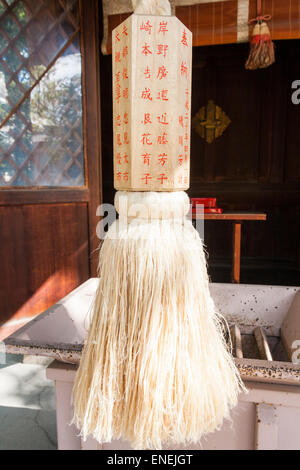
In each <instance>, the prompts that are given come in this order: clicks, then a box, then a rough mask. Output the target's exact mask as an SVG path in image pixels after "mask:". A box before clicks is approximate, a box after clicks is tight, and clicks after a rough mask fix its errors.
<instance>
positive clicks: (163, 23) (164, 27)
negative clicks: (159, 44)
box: [158, 21, 168, 36]
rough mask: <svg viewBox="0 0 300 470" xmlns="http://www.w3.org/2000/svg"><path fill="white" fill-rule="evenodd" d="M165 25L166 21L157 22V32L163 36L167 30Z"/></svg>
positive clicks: (166, 24)
mask: <svg viewBox="0 0 300 470" xmlns="http://www.w3.org/2000/svg"><path fill="white" fill-rule="evenodd" d="M167 26H168V22H167V21H161V22H160V23H159V30H158V32H159V33H162V34H163V35H164V36H165V34H166V33H167V32H168V29H167Z"/></svg>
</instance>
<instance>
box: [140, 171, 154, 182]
mask: <svg viewBox="0 0 300 470" xmlns="http://www.w3.org/2000/svg"><path fill="white" fill-rule="evenodd" d="M150 180H152V176H150V173H146V174H145V175H144V178H142V181H144V182H145V184H148V182H149V181H150Z"/></svg>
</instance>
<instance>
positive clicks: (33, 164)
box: [0, 0, 102, 339]
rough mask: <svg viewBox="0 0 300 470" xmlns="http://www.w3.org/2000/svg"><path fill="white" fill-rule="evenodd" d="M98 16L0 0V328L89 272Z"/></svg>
mask: <svg viewBox="0 0 300 470" xmlns="http://www.w3.org/2000/svg"><path fill="white" fill-rule="evenodd" d="M98 21H99V16H98V2H97V1H96V0H88V1H81V0H14V1H9V0H0V247H1V248H0V250H1V255H0V326H1V325H2V328H3V325H5V326H6V327H7V326H9V327H10V330H5V332H4V330H3V329H2V336H3V335H5V334H7V331H9V332H10V331H11V329H15V328H16V327H18V326H20V325H21V324H22V323H23V322H24V321H25V320H28V318H31V317H34V316H35V315H37V314H39V313H40V312H42V311H44V310H45V309H46V308H48V307H49V306H50V305H52V304H53V303H55V302H56V301H57V300H59V299H60V298H61V297H63V296H64V295H66V294H67V293H68V292H70V291H71V290H72V289H74V288H75V287H77V286H78V285H79V284H81V283H82V282H84V281H85V280H86V279H88V278H89V277H90V276H94V275H96V266H97V259H96V258H97V254H96V249H97V246H98V240H97V237H96V209H97V206H98V205H99V204H100V202H101V199H102V198H101V168H100V166H101V163H100V162H101V158H100V157H101V155H100V153H101V151H100V90H99V88H100V85H99V83H100V79H99V49H98V44H99V32H98V24H99V22H98ZM0 336H1V329H0ZM0 339H1V338H0Z"/></svg>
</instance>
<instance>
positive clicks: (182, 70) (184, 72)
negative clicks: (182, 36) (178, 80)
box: [180, 62, 188, 78]
mask: <svg viewBox="0 0 300 470" xmlns="http://www.w3.org/2000/svg"><path fill="white" fill-rule="evenodd" d="M180 73H181V76H182V77H183V76H185V77H186V78H187V76H188V67H187V65H186V63H185V62H181V66H180Z"/></svg>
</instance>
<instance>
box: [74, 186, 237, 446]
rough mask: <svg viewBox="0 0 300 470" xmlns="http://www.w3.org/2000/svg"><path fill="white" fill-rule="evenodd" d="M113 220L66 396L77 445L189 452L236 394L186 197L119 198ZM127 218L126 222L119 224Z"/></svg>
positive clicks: (148, 195) (120, 195) (234, 401)
mask: <svg viewBox="0 0 300 470" xmlns="http://www.w3.org/2000/svg"><path fill="white" fill-rule="evenodd" d="M115 206H116V209H117V211H118V212H119V215H120V218H119V220H117V221H116V222H114V224H113V225H112V226H111V227H110V230H109V232H108V234H107V236H106V238H105V240H104V242H103V245H102V249H101V252H100V259H99V274H100V280H99V287H98V291H97V295H96V300H95V307H94V314H93V317H92V320H91V325H90V328H89V333H88V337H87V341H86V344H85V347H84V350H83V353H82V359H81V362H80V366H79V370H78V372H77V375H76V381H75V384H74V389H73V403H74V420H73V422H74V423H75V424H76V425H77V427H78V428H80V429H81V435H82V437H83V439H84V440H86V439H87V437H88V436H89V435H91V436H93V437H94V438H95V439H96V440H97V441H98V442H100V443H105V442H111V441H112V440H113V439H119V438H123V439H126V440H127V441H129V442H130V444H131V445H132V447H133V448H135V449H161V448H162V447H163V445H166V444H167V445H171V444H173V445H176V444H181V445H188V444H191V443H196V442H198V441H199V440H200V439H201V437H202V436H203V435H205V434H207V433H208V432H211V431H214V430H215V429H219V428H220V426H221V425H222V422H223V419H224V418H228V417H229V412H230V409H231V408H232V407H234V406H235V405H236V404H237V396H238V393H239V392H240V391H241V390H245V389H244V387H243V384H242V381H241V379H240V377H239V373H238V370H237V369H236V367H235V364H234V361H233V358H232V356H231V354H230V352H229V350H228V347H227V345H226V341H225V339H224V331H223V330H224V326H223V319H222V317H221V315H220V314H218V313H217V312H216V310H215V307H214V303H213V301H212V298H211V296H210V292H209V281H208V276H207V269H206V259H205V254H204V250H203V246H202V242H201V239H200V237H199V235H198V232H197V231H196V230H195V229H194V227H193V225H192V223H191V221H189V220H187V218H186V214H187V213H188V211H189V198H188V196H187V195H186V193H185V192H182V191H178V192H171V193H154V192H149V193H147V192H145V193H142V192H118V193H117V194H116V199H115ZM127 217H128V218H127Z"/></svg>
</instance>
